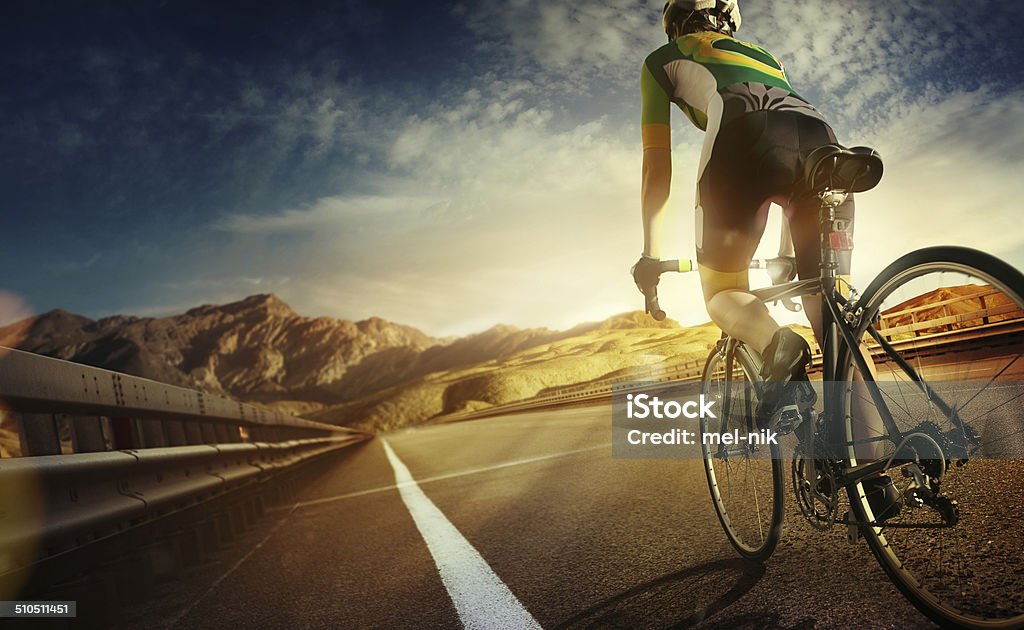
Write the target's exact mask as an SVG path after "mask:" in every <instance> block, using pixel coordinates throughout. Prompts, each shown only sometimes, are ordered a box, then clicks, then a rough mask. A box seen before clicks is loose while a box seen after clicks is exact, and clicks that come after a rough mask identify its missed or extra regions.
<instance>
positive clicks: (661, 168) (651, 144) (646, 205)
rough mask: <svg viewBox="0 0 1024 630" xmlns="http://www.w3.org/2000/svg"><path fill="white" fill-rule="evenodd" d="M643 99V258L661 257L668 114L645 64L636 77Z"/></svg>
mask: <svg viewBox="0 0 1024 630" xmlns="http://www.w3.org/2000/svg"><path fill="white" fill-rule="evenodd" d="M640 93H641V97H642V99H643V113H642V117H641V132H642V135H643V145H644V159H643V185H642V186H641V189H640V208H641V216H642V219H643V228H644V254H647V255H648V256H653V257H655V258H660V257H661V223H662V218H663V216H664V211H665V206H666V202H667V201H668V196H669V192H670V190H671V188H672V153H671V146H672V136H671V131H670V127H669V122H670V120H671V111H670V103H669V99H668V95H667V94H665V90H664V88H662V87H661V85H659V84H658V82H657V81H655V79H654V77H653V76H652V75H651V72H650V70H648V69H647V64H646V63H645V64H644V66H643V68H642V69H641V73H640Z"/></svg>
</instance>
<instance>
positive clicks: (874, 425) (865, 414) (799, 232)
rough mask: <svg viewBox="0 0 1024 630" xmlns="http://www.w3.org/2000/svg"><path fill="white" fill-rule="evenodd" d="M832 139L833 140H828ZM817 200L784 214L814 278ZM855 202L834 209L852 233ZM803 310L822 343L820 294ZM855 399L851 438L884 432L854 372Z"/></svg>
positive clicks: (805, 274) (843, 270) (875, 454)
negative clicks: (852, 435)
mask: <svg viewBox="0 0 1024 630" xmlns="http://www.w3.org/2000/svg"><path fill="white" fill-rule="evenodd" d="M830 142H833V143H834V142H835V140H830ZM818 208H819V203H818V200H817V199H816V198H814V197H810V196H803V197H800V196H797V197H795V198H794V199H793V201H792V202H791V204H790V206H789V207H788V208H787V210H786V211H787V216H788V218H789V222H790V230H791V233H792V236H793V248H794V250H795V251H796V257H797V273H798V274H799V276H800V278H814V277H817V276H818V275H820V273H821V263H820V261H821V245H820V242H819V238H820V236H819V229H820V228H819V226H818ZM854 209H855V206H854V201H853V195H850V197H849V198H848V199H847V200H846V202H845V203H843V204H842V205H841V206H839V208H837V209H836V215H837V216H838V217H840V218H842V219H846V220H847V225H848V226H849V231H850V233H851V235H852V233H853V224H854ZM838 255H839V256H838V257H839V276H840V277H843V278H848V277H849V274H850V264H851V252H848V251H846V252H838ZM803 305H804V313H806V314H807V319H808V320H809V321H810V324H811V328H812V329H813V330H814V338H815V339H817V340H818V344H819V345H820V344H821V341H822V338H823V330H822V321H821V296H818V295H807V296H804V297H803ZM860 352H861V356H863V357H864V360H865V362H866V363H867V365H868V368H869V369H870V370H871V374H872V376H874V375H875V369H874V363H873V361H872V359H871V353H870V352H869V351H868V349H867V346H866V345H865V344H864V343H863V341H862V342H861V345H860ZM853 390H854V402H853V412H854V415H855V419H854V420H855V421H854V425H853V427H854V438H855V439H857V440H866V439H867V438H870V437H875V436H878V435H881V434H882V433H883V427H882V418H881V416H880V415H879V414H878V410H877V409H876V408H875V405H874V403H873V402H872V399H871V396H870V394H869V393H868V391H867V386H866V385H865V383H864V377H863V375H862V374H861V373H860V372H859V371H857V373H856V374H855V375H854V382H853ZM881 451H882V445H881V444H880V443H878V442H862V443H861V444H860V445H859V446H858V448H857V458H858V460H863V461H872V460H875V459H878V458H879V457H881V454H882V453H881Z"/></svg>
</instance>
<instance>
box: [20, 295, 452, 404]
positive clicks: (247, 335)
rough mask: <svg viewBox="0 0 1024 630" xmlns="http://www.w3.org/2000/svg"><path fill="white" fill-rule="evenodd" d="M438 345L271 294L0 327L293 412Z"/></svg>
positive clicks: (57, 349)
mask: <svg viewBox="0 0 1024 630" xmlns="http://www.w3.org/2000/svg"><path fill="white" fill-rule="evenodd" d="M438 343H439V342H438V340H436V339H433V338H431V337H429V336H427V335H425V334H423V333H422V332H421V331H419V330H417V329H415V328H412V327H410V326H402V325H399V324H393V323H391V322H386V321H384V320H382V319H379V318H371V319H368V320H365V321H360V322H351V321H346V320H337V319H331V318H327V317H317V318H308V317H300V316H299V315H296V314H295V312H294V311H292V310H291V308H289V307H288V305H287V304H285V303H284V302H282V301H281V300H279V299H278V298H276V297H275V296H273V295H255V296H252V297H249V298H246V299H244V300H241V301H238V302H234V303H231V304H225V305H219V306H217V305H207V306H200V307H198V308H194V309H192V310H190V311H188V312H186V313H184V314H181V315H175V316H172V317H165V318H137V317H125V316H116V317H109V318H105V319H101V320H98V321H93V320H91V319H88V318H85V317H82V316H79V315H74V314H71V313H67V312H64V311H59V310H58V311H51V312H49V313H45V314H43V315H40V316H38V317H34V318H30V319H27V320H23V321H20V322H17V323H15V324H12V325H10V326H7V327H6V328H0V345H6V346H10V347H16V348H19V349H22V350H27V351H30V352H36V353H39V354H45V355H48V356H53V357H57V358H60V359H65V360H69V361H75V362H78V363H84V364H87V365H94V366H98V367H103V368H107V369H111V370H116V371H119V372H126V373H128V374H134V375H137V376H143V377H146V378H151V379H153V380H157V381H161V382H164V383H171V384H175V385H181V386H183V387H192V388H198V389H202V390H204V391H207V392H210V393H213V394H218V395H223V396H228V397H231V398H235V399H238V400H244V401H247V402H256V403H264V404H272V405H276V406H282V407H285V408H288V409H291V410H295V411H306V410H309V409H314V408H319V407H322V406H324V405H328V404H337V403H339V402H343V401H345V400H349V399H352V398H357V397H358V396H360V395H362V394H363V393H365V392H367V391H374V390H376V389H379V387H380V386H382V385H381V384H382V383H383V385H390V384H393V383H394V382H398V381H400V380H402V378H404V372H405V371H406V370H407V369H408V361H407V357H408V356H410V355H411V356H418V355H419V354H421V353H422V352H423V351H424V350H426V349H428V348H430V347H432V346H434V345H437V344H438ZM366 361H371V362H372V363H373V365H374V369H373V370H372V375H371V376H366V374H365V372H366V368H365V367H362V368H361V367H360V366H363V364H364V362H366Z"/></svg>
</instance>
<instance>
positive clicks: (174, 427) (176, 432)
mask: <svg viewBox="0 0 1024 630" xmlns="http://www.w3.org/2000/svg"><path fill="white" fill-rule="evenodd" d="M164 435H165V436H166V437H167V446H185V445H186V444H188V437H187V436H186V434H185V425H184V423H182V422H180V421H178V420H173V421H171V422H165V423H164Z"/></svg>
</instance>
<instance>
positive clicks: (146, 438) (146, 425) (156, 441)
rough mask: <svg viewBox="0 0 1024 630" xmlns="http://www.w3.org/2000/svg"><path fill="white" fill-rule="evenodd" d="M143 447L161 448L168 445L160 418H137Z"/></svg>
mask: <svg viewBox="0 0 1024 630" xmlns="http://www.w3.org/2000/svg"><path fill="white" fill-rule="evenodd" d="M135 422H136V423H137V424H138V427H139V437H140V438H142V439H141V440H140V441H141V442H142V444H141V445H140V446H142V448H160V447H161V446H166V445H167V440H166V439H165V438H164V427H163V424H162V423H161V422H160V421H159V420H136V421H135Z"/></svg>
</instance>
